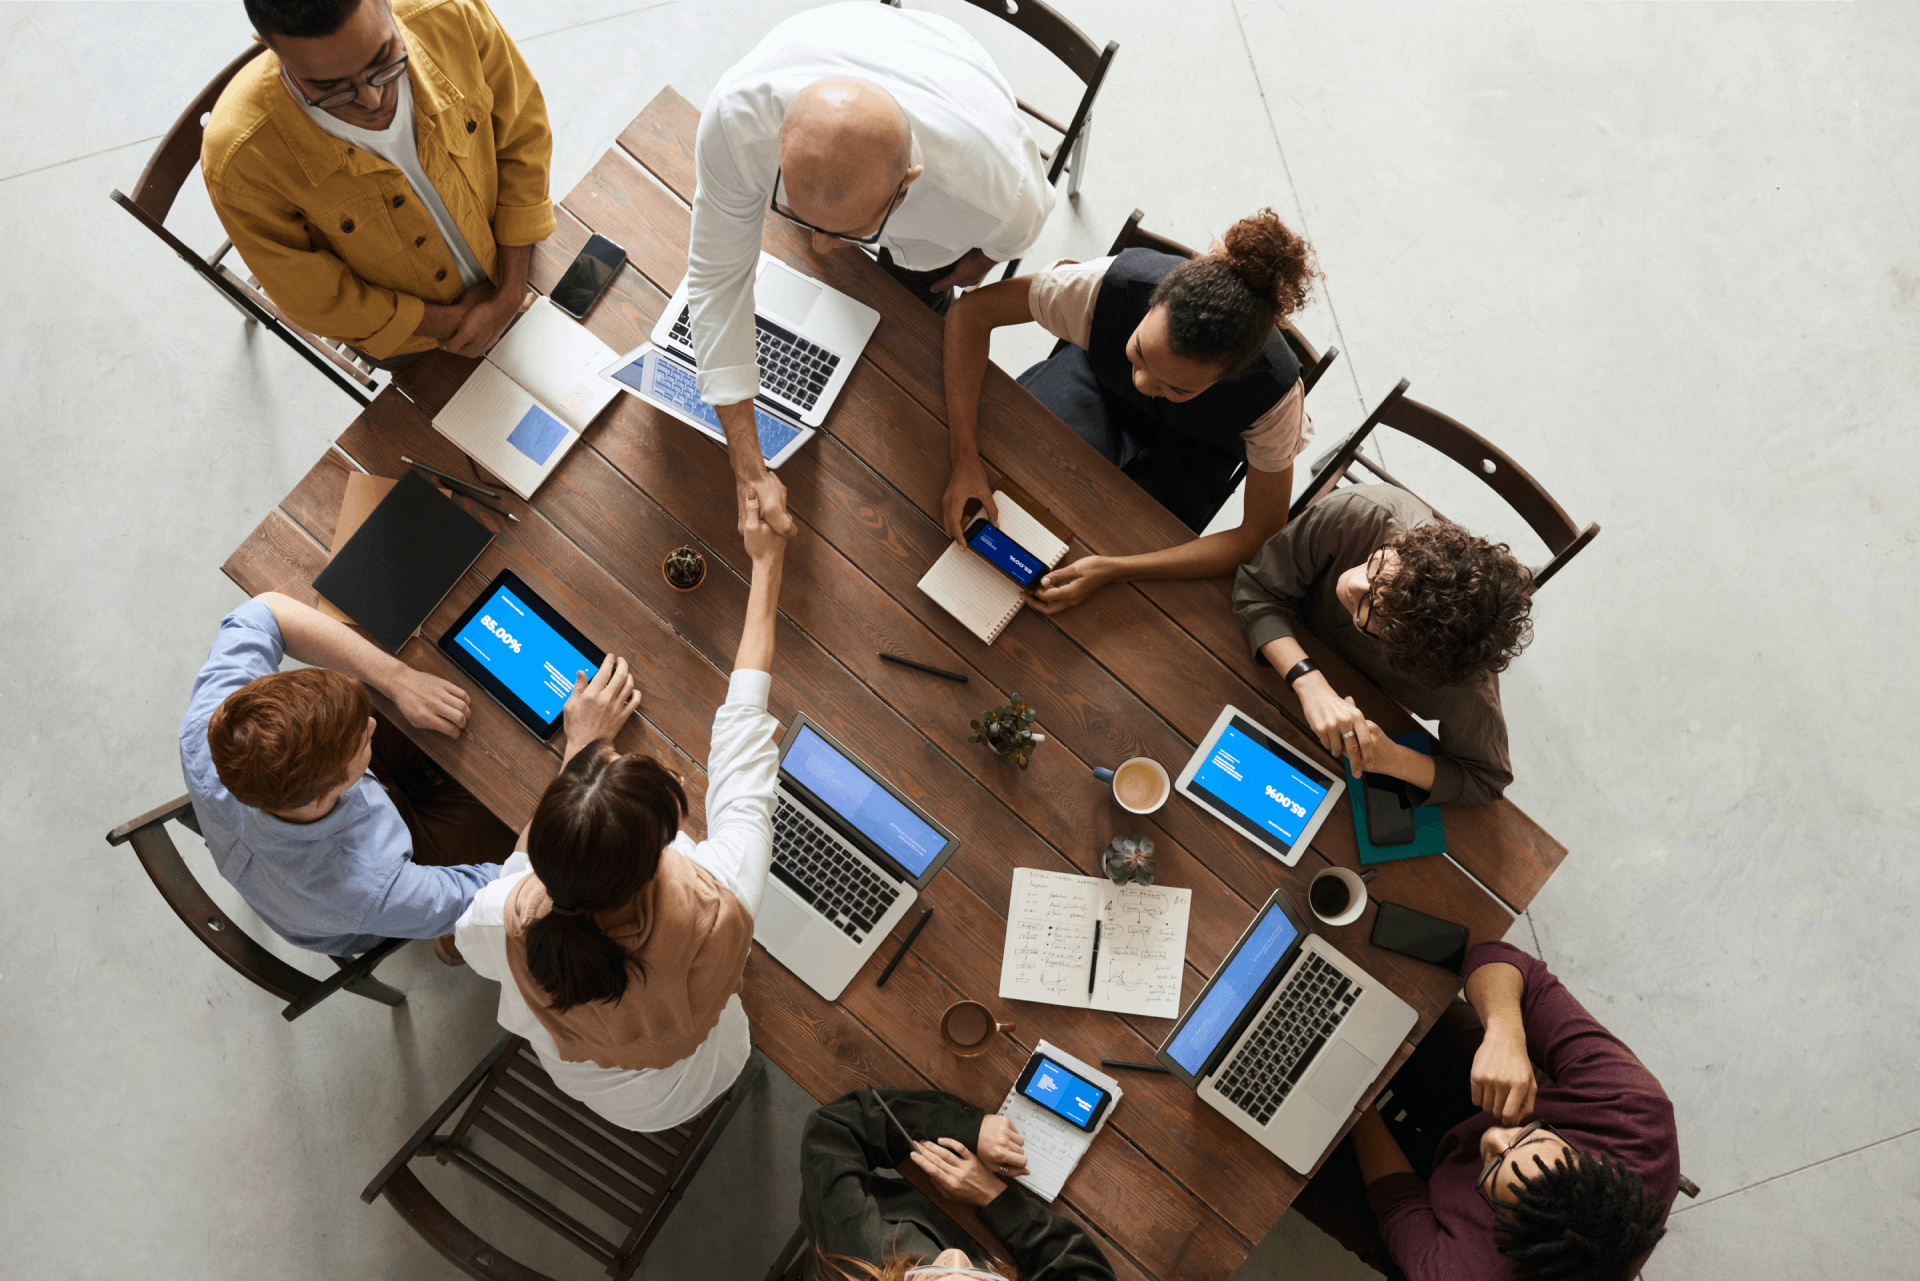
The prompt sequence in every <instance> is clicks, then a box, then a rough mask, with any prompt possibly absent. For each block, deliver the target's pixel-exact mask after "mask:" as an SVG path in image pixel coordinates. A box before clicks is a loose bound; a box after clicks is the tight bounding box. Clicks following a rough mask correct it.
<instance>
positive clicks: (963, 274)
mask: <svg viewBox="0 0 1920 1281" xmlns="http://www.w3.org/2000/svg"><path fill="white" fill-rule="evenodd" d="M992 270H993V259H991V258H989V257H987V256H986V255H985V254H983V253H981V252H980V251H979V250H978V249H969V250H967V253H966V256H965V257H964V258H962V259H961V260H960V261H959V262H956V263H954V264H953V270H952V271H950V272H948V273H947V274H946V275H944V276H942V277H941V278H940V279H938V280H936V281H934V282H933V283H932V284H930V285H928V286H927V292H928V293H932V294H937V293H939V292H940V291H941V290H942V289H971V288H973V287H974V286H975V285H977V284H979V283H980V282H981V281H983V280H985V279H986V278H987V273H988V272H989V271H992Z"/></svg>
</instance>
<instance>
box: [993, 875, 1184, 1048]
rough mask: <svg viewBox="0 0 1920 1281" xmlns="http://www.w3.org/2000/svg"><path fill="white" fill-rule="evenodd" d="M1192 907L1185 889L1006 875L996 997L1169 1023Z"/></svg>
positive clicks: (1176, 1008)
mask: <svg viewBox="0 0 1920 1281" xmlns="http://www.w3.org/2000/svg"><path fill="white" fill-rule="evenodd" d="M1192 904H1193V891H1192V890H1179V889H1172V888H1170V887H1168V886H1165V885H1115V884H1114V883H1113V882H1112V881H1110V880H1108V879H1107V878H1106V877H1104V876H1075V875H1073V874H1072V873H1070V872H1049V871H1045V870H1043V869H1041V868H1037V867H1016V868H1014V869H1013V893H1012V895H1011V896H1010V897H1009V900H1008V902H1007V941H1006V949H1005V951H1004V952H1002V953H1001V956H1000V995H1001V996H1003V997H1006V998H1007V999H1009V1000H1015V1001H1044V1002H1045V1003H1046V1004H1048V1005H1076V1006H1079V1007H1080V1008H1082V1009H1095V1010H1111V1011H1113V1012H1114V1013H1116V1014H1145V1015H1148V1016H1150V1017H1153V1018H1162V1019H1177V1018H1179V1017H1180V980H1181V978H1182V977H1184V975H1183V968H1182V967H1183V966H1184V965H1185V963H1186V959H1187V915H1188V912H1189V910H1190V909H1191V907H1192ZM1095 922H1098V923H1099V926H1100V929H1099V932H1098V933H1097V934H1096V933H1095V931H1094V924H1095ZM1089 989H1091V990H1089Z"/></svg>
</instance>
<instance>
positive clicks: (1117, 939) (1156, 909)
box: [1003, 881, 1193, 1019]
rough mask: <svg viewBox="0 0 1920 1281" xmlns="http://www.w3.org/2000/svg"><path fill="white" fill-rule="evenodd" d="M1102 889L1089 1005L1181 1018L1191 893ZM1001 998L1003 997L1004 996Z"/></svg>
mask: <svg viewBox="0 0 1920 1281" xmlns="http://www.w3.org/2000/svg"><path fill="white" fill-rule="evenodd" d="M1101 884H1102V885H1103V886H1105V892H1104V894H1103V898H1104V900H1105V901H1104V902H1103V904H1102V906H1101V911H1102V923H1101V926H1100V957H1099V961H1098V965H1099V968H1098V970H1097V971H1096V972H1095V974H1094V985H1093V1006H1094V1008H1095V1009H1098V1010H1112V1011H1113V1012H1114V1013H1116V1014H1147V1015H1151V1016H1153V1017H1154V1018H1162V1019H1177V1018H1179V1017H1180V979H1181V976H1182V967H1183V963H1184V962H1185V960H1186V955H1187V915H1188V912H1189V910H1190V909H1191V907H1192V905H1193V891H1192V890H1177V889H1172V888H1170V887H1168V886H1164V885H1115V884H1114V883H1113V882H1112V881H1102V882H1101ZM1003 995H1004V994H1003Z"/></svg>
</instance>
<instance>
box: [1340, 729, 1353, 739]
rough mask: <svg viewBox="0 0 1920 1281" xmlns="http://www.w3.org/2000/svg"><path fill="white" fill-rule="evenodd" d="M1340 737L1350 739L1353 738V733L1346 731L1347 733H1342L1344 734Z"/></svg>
mask: <svg viewBox="0 0 1920 1281" xmlns="http://www.w3.org/2000/svg"><path fill="white" fill-rule="evenodd" d="M1340 737H1341V738H1352V737H1353V731H1352V730H1348V731H1347V732H1346V733H1344V734H1342V735H1341V736H1340Z"/></svg>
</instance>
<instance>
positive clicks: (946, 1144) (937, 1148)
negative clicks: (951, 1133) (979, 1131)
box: [913, 1139, 1007, 1205]
mask: <svg viewBox="0 0 1920 1281" xmlns="http://www.w3.org/2000/svg"><path fill="white" fill-rule="evenodd" d="M913 1163H914V1164H915V1165H917V1166H919V1167H920V1168H921V1169H922V1170H924V1171H926V1173H927V1177H928V1178H930V1179H932V1180H933V1186H934V1187H936V1188H939V1189H940V1191H941V1192H942V1193H944V1194H945V1195H947V1196H950V1197H952V1198H953V1199H954V1200H956V1201H959V1202H962V1203H964V1204H966V1205H985V1204H986V1203H987V1202H989V1201H991V1200H993V1199H994V1198H995V1197H997V1196H999V1195H1000V1194H1001V1193H1002V1192H1005V1191H1006V1190H1007V1185H1006V1184H1004V1183H1002V1182H1001V1181H1000V1180H999V1179H997V1178H995V1177H994V1176H993V1174H992V1172H991V1171H989V1170H988V1169H987V1167H986V1166H984V1165H982V1164H981V1163H980V1158H979V1157H977V1156H975V1155H974V1154H973V1153H971V1152H969V1151H967V1145H966V1144H964V1143H962V1142H961V1141H960V1140H958V1139H941V1140H940V1141H939V1142H938V1143H922V1144H920V1145H919V1146H918V1147H916V1148H915V1149H914V1152H913Z"/></svg>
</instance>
